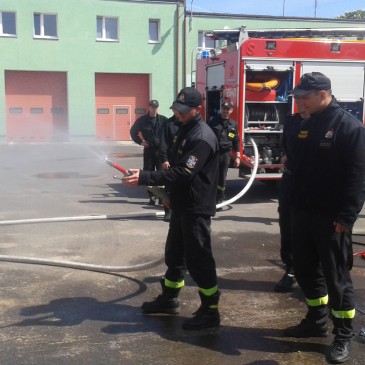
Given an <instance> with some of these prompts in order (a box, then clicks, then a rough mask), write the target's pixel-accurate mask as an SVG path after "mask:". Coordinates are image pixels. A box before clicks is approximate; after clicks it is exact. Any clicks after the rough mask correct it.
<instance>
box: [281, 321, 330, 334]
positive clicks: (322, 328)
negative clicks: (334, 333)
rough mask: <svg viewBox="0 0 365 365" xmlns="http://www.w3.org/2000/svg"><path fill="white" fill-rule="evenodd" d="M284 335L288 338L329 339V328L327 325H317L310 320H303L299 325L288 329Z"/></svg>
mask: <svg viewBox="0 0 365 365" xmlns="http://www.w3.org/2000/svg"><path fill="white" fill-rule="evenodd" d="M283 333H284V336H286V337H296V338H308V337H327V334H328V326H327V323H325V324H316V323H315V322H312V321H309V320H308V319H302V321H301V322H300V323H299V324H298V325H296V326H292V327H288V328H286V329H285V330H284V332H283Z"/></svg>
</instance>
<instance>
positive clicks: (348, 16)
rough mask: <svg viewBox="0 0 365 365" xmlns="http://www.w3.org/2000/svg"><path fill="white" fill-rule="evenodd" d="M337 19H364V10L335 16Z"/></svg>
mask: <svg viewBox="0 0 365 365" xmlns="http://www.w3.org/2000/svg"><path fill="white" fill-rule="evenodd" d="M336 18H338V19H365V10H360V9H359V10H355V11H350V12H348V13H345V14H343V15H340V16H337V17H336Z"/></svg>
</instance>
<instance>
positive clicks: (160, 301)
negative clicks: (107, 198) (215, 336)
mask: <svg viewBox="0 0 365 365" xmlns="http://www.w3.org/2000/svg"><path fill="white" fill-rule="evenodd" d="M201 102H202V98H201V95H200V94H199V92H198V91H197V90H196V89H194V88H192V87H186V88H184V89H182V90H181V91H180V92H179V94H178V96H177V99H176V101H175V102H174V103H173V105H172V108H174V109H175V110H176V111H177V112H178V113H179V119H180V122H181V127H180V130H179V133H178V135H177V139H176V140H175V142H174V145H173V151H172V158H171V161H170V164H171V166H170V169H168V170H162V171H153V172H151V171H140V170H135V169H132V170H131V171H132V172H133V175H132V176H125V177H123V180H122V181H123V184H125V185H127V186H137V185H161V184H165V185H167V186H168V188H169V191H170V195H171V208H172V214H171V222H170V228H169V232H168V235H167V240H166V248H165V262H166V265H167V271H166V273H165V277H164V278H163V279H162V281H161V284H162V294H160V295H159V296H158V297H157V298H156V299H155V300H153V301H151V302H145V303H143V305H142V309H143V311H144V312H145V313H149V314H150V313H168V314H176V313H179V311H180V304H179V300H178V295H179V292H180V289H181V288H182V287H183V286H184V275H185V273H186V271H187V270H188V271H189V273H190V275H191V277H192V278H193V280H194V281H195V282H196V283H197V284H198V286H199V296H200V299H201V306H200V307H199V309H198V311H197V312H196V313H195V315H194V317H193V318H190V319H187V320H186V321H184V323H183V328H184V329H187V330H200V329H204V328H210V327H218V326H219V324H220V315H219V310H218V301H219V296H220V292H219V291H218V284H217V274H216V266H215V260H214V258H213V254H212V247H211V217H212V216H214V214H215V211H216V210H215V195H216V186H217V181H218V155H219V152H218V141H217V138H216V137H215V135H214V133H213V132H212V130H211V128H209V126H208V125H207V124H206V123H205V122H204V121H203V120H202V118H201V116H200V109H201Z"/></svg>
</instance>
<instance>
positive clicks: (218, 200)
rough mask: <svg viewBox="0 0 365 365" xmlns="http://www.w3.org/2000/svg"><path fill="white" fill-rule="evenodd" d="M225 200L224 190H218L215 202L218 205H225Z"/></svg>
mask: <svg viewBox="0 0 365 365" xmlns="http://www.w3.org/2000/svg"><path fill="white" fill-rule="evenodd" d="M223 200H224V190H221V189H217V195H216V198H215V201H216V203H217V204H220V203H223Z"/></svg>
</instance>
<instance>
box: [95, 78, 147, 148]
mask: <svg viewBox="0 0 365 365" xmlns="http://www.w3.org/2000/svg"><path fill="white" fill-rule="evenodd" d="M95 94H96V95H95V106H96V138H97V139H98V140H102V141H108V140H112V141H129V140H130V135H129V130H130V127H131V125H132V124H133V123H134V121H135V120H136V119H137V118H138V117H139V116H141V115H142V114H145V113H146V107H147V105H148V100H149V75H145V74H101V73H98V74H96V75H95Z"/></svg>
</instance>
